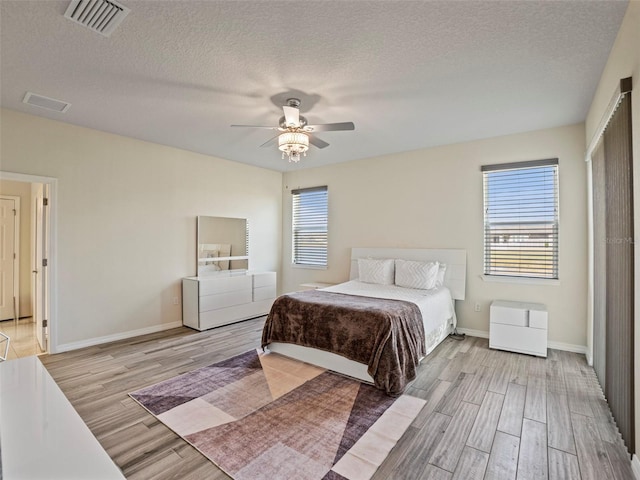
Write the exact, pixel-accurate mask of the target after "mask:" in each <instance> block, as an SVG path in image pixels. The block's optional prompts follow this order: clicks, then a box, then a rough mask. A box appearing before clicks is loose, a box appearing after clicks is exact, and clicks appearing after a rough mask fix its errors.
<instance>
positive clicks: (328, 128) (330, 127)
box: [304, 122, 356, 132]
mask: <svg viewBox="0 0 640 480" xmlns="http://www.w3.org/2000/svg"><path fill="white" fill-rule="evenodd" d="M355 129H356V126H355V125H354V124H353V122H342V123H321V124H319V125H307V126H306V127H304V130H305V131H307V132H336V131H340V130H355Z"/></svg>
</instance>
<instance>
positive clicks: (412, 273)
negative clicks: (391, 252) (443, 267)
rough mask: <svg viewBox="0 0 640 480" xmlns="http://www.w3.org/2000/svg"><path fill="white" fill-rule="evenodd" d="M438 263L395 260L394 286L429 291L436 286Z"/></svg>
mask: <svg viewBox="0 0 640 480" xmlns="http://www.w3.org/2000/svg"><path fill="white" fill-rule="evenodd" d="M439 267H440V265H439V264H438V262H429V263H426V262H414V261H411V260H400V259H398V260H396V285H398V286H399V287H405V288H419V289H421V290H430V289H432V288H434V287H435V286H436V279H437V278H438V269H439Z"/></svg>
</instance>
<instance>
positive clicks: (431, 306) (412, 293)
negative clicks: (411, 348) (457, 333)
mask: <svg viewBox="0 0 640 480" xmlns="http://www.w3.org/2000/svg"><path fill="white" fill-rule="evenodd" d="M322 290H325V291H327V292H335V293H345V294H348V295H360V296H363V297H377V298H390V299H393V300H405V301H407V302H412V303H415V304H416V305H417V306H418V308H420V312H421V313H422V321H423V323H424V332H425V336H426V339H427V351H430V350H431V348H430V346H431V345H430V344H431V343H433V341H430V339H432V338H433V339H434V340H435V337H440V336H441V335H440V333H438V334H435V333H436V332H441V333H444V331H445V329H446V330H448V329H449V325H451V326H452V328H455V327H456V324H457V319H456V312H455V310H454V307H453V299H452V298H451V292H450V291H449V289H448V288H447V287H439V288H434V289H431V290H417V289H413V288H404V287H398V286H397V285H379V284H375V283H364V282H360V281H358V280H351V281H349V282H345V283H340V284H338V285H334V286H331V287H327V288H323V289H322ZM447 333H448V332H447Z"/></svg>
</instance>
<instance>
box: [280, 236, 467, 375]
mask: <svg viewBox="0 0 640 480" xmlns="http://www.w3.org/2000/svg"><path fill="white" fill-rule="evenodd" d="M359 258H400V259H402V260H416V261H421V262H428V261H430V262H435V261H438V262H440V263H445V264H446V265H447V271H446V274H445V278H444V284H445V286H446V287H448V288H449V290H450V291H451V296H452V297H453V299H454V300H464V298H465V285H466V275H467V273H466V272H467V251H466V250H451V249H449V250H446V249H406V248H352V249H351V271H350V275H349V279H350V280H354V279H356V278H358V259H359ZM268 348H269V351H271V352H275V353H279V354H281V355H286V356H287V357H291V358H295V359H296V360H300V361H301V362H306V363H311V364H313V365H317V366H319V367H322V368H326V369H327V370H332V371H334V372H337V373H341V374H343V375H347V376H349V377H353V378H357V379H359V380H362V381H364V382H368V383H373V378H371V375H369V374H368V373H367V365H365V364H362V363H358V362H354V361H353V360H349V359H347V358H345V357H343V356H341V355H336V354H335V353H331V352H325V351H322V350H316V349H315V348H309V347H302V346H300V345H293V344H290V343H278V342H274V343H270V344H269V346H268Z"/></svg>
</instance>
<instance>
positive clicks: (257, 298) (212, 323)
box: [182, 271, 276, 330]
mask: <svg viewBox="0 0 640 480" xmlns="http://www.w3.org/2000/svg"><path fill="white" fill-rule="evenodd" d="M275 298H276V272H247V271H241V272H232V271H229V272H220V273H218V274H213V275H206V276H204V275H203V276H199V277H187V278H183V279H182V323H183V325H185V326H187V327H191V328H194V329H196V330H207V329H209V328H214V327H219V326H222V325H227V324H229V323H234V322H238V321H240V320H246V319H248V318H254V317H259V316H261V315H266V314H267V313H269V310H270V309H271V305H272V304H273V301H274V300H275Z"/></svg>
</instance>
